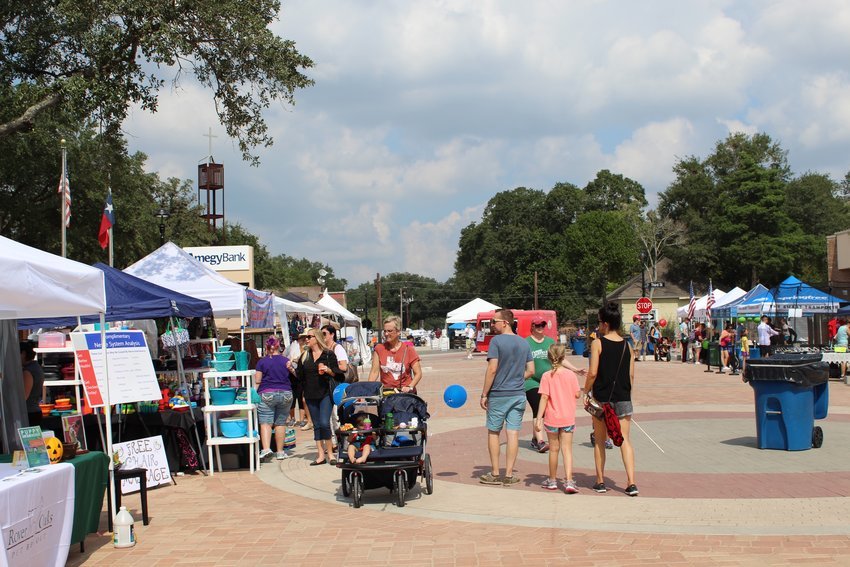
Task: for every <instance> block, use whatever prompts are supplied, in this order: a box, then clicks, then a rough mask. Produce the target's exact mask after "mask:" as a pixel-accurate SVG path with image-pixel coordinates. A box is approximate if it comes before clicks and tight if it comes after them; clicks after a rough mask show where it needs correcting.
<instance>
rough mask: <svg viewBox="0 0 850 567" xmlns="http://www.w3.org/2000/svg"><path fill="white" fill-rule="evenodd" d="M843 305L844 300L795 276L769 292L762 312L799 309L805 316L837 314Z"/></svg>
mask: <svg viewBox="0 0 850 567" xmlns="http://www.w3.org/2000/svg"><path fill="white" fill-rule="evenodd" d="M841 303H844V301H843V300H842V299H840V298H838V297H835V296H834V295H830V294H828V293H826V292H825V291H821V290H819V289H817V288H814V287H812V286H811V285H809V284H807V283H805V282H802V281H800V280H799V279H797V278H795V277H794V276H789V277H787V278H786V279H785V280H784V281H783V282H782V283H780V284H779V285H778V286H776V287H774V288H772V289H771V290H770V291H769V292H768V295H767V297H766V298H764V302H763V303H762V310H761V312H762V313H768V312H770V313H781V312H787V311H789V310H791V309H797V310H800V311H801V312H802V314H803V315H804V316H807V315H813V314H815V313H836V312H837V311H838V308H839V307H840V304H841Z"/></svg>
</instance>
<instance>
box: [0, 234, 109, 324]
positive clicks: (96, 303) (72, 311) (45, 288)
mask: <svg viewBox="0 0 850 567" xmlns="http://www.w3.org/2000/svg"><path fill="white" fill-rule="evenodd" d="M0 273H2V274H3V278H2V283H0V294H2V297H0V319H24V318H32V317H71V316H74V315H93V314H95V313H101V312H103V311H106V292H105V291H104V284H103V272H102V271H101V270H98V269H97V268H95V267H92V266H86V265H85V264H81V263H79V262H75V261H73V260H68V259H67V258H62V257H61V256H56V255H55V254H50V253H49V252H44V251H43V250H39V249H37V248H32V247H30V246H26V245H25V244H21V243H19V242H15V241H14V240H10V239H8V238H4V237H2V236H0Z"/></svg>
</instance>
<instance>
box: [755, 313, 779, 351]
mask: <svg viewBox="0 0 850 567" xmlns="http://www.w3.org/2000/svg"><path fill="white" fill-rule="evenodd" d="M757 330H758V334H759V354H760V355H761V357H762V358H767V357H768V356H770V337H772V336H775V335H778V334H779V333H778V332H777V331H776V330H775V329H774V328H773V327H771V326H770V325H768V324H767V315H762V316H761V323H759V326H758V327H757Z"/></svg>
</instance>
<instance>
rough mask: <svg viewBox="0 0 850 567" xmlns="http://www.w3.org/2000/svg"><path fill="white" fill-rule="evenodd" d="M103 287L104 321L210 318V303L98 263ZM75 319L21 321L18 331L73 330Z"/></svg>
mask: <svg viewBox="0 0 850 567" xmlns="http://www.w3.org/2000/svg"><path fill="white" fill-rule="evenodd" d="M94 267H95V268H97V269H98V270H100V271H102V272H103V274H104V283H105V286H106V313H105V316H104V318H105V320H106V321H127V320H132V319H155V318H159V317H170V316H177V317H205V316H207V315H212V307H211V306H210V302H209V301H206V300H204V299H196V298H194V297H189V296H188V295H184V294H182V293H180V292H177V291H172V290H170V289H166V288H164V287H162V286H158V285H156V284H154V283H151V282H148V281H145V280H143V279H141V278H137V277H136V276H132V275H130V274H127V273H124V272H122V271H121V270H118V269H116V268H112V267H110V266H107V265H106V264H101V263H97V264H95V265H94ZM81 320H82V322H83V323H94V322H96V321H99V320H100V319H99V318H98V317H93V316H85V317H81ZM76 325H77V318H76V317H71V318H69V317H64V318H62V317H60V318H40V319H21V320H19V321H18V326H19V327H20V328H24V329H27V328H36V327H45V328H46V327H74V326H76Z"/></svg>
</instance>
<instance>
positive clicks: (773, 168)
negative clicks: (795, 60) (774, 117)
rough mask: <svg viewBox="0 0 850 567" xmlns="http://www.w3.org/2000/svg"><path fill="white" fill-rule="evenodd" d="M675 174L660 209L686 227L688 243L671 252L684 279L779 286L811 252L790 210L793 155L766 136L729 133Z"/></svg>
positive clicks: (681, 164) (678, 167)
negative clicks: (704, 155)
mask: <svg viewBox="0 0 850 567" xmlns="http://www.w3.org/2000/svg"><path fill="white" fill-rule="evenodd" d="M674 172H675V173H676V179H675V180H674V182H673V183H672V184H671V186H670V187H669V188H668V189H667V191H665V192H664V193H662V194H661V199H660V205H659V210H660V212H661V213H662V214H665V215H667V216H669V217H670V218H672V219H673V220H676V221H680V222H682V223H684V224H685V225H686V226H687V242H686V243H684V244H683V245H682V246H677V247H673V248H671V250H670V251H669V254H668V255H669V256H670V258H671V260H673V263H674V266H675V275H677V276H678V277H679V279H680V281H686V280H687V279H690V278H691V277H694V274H699V276H701V277H702V278H704V279H706V280H707V279H708V278H709V277H711V278H713V279H714V281H715V283H717V284H722V285H726V286H730V287H731V286H733V285H740V286H742V287H751V286H753V285H755V284H756V283H758V282H759V281H761V280H764V281H765V282H768V283H770V282H777V281H780V280H781V279H783V278H784V277H785V276H787V275H788V273H790V272H791V271H793V270H794V269H795V267H799V266H800V265H801V264H800V262H799V260H800V258H801V257H802V256H803V255H806V254H810V253H812V247H811V242H810V241H809V239H808V238H807V236H806V234H807V229H805V228H804V227H801V226H800V224H798V223H797V222H795V221H794V220H792V218H791V217H790V216H789V213H788V209H787V207H786V186H787V184H788V182H789V178H790V167H789V166H788V162H787V154H786V152H785V151H784V150H783V149H782V148H781V146H780V145H779V144H778V143H775V142H773V141H772V140H771V139H770V137H769V136H768V135H767V134H755V135H753V136H747V135H746V134H742V133H737V134H731V135H729V136H728V137H727V138H726V139H725V140H723V141H720V142H718V143H717V145H716V147H715V150H714V152H713V153H712V154H711V155H710V156H709V157H708V158H706V159H705V160H704V161H700V160H699V159H698V158H695V157H689V158H686V159H684V160H681V161H680V162H679V163H677V164H676V166H675V168H674Z"/></svg>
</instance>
